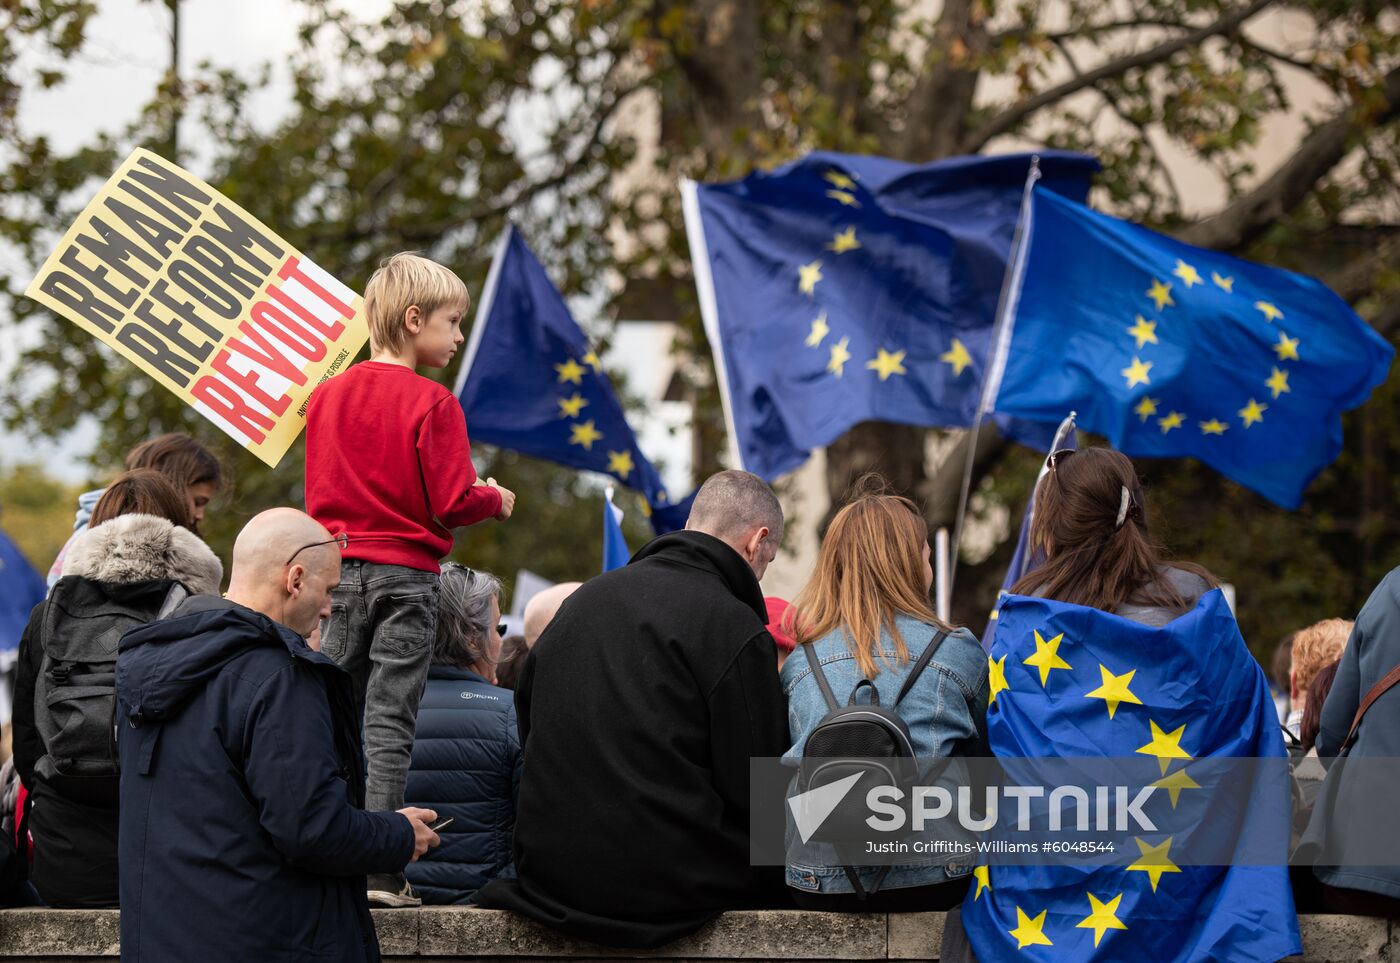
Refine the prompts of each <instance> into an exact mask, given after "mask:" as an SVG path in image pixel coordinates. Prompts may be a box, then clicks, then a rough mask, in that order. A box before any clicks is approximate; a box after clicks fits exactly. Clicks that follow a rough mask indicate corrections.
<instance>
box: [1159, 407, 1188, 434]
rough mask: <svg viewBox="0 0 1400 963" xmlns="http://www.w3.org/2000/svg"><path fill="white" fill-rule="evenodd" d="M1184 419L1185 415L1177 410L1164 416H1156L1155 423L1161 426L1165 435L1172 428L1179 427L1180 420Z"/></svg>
mask: <svg viewBox="0 0 1400 963" xmlns="http://www.w3.org/2000/svg"><path fill="white" fill-rule="evenodd" d="M1185 420H1186V416H1185V415H1184V414H1182V413H1181V412H1179V411H1173V412H1171V413H1170V414H1168V415H1167V416H1166V417H1165V418H1158V419H1157V424H1158V425H1159V426H1160V427H1161V429H1162V434H1164V435H1165V434H1166V433H1167V432H1169V431H1171V430H1172V429H1173V428H1180V427H1181V424H1182V422H1184V421H1185Z"/></svg>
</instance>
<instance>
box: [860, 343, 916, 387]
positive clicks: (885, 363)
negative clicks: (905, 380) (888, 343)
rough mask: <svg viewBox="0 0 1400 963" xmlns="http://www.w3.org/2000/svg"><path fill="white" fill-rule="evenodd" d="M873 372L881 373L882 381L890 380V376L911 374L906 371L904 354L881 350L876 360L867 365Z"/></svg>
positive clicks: (873, 359)
mask: <svg viewBox="0 0 1400 963" xmlns="http://www.w3.org/2000/svg"><path fill="white" fill-rule="evenodd" d="M865 366H866V367H867V368H869V369H870V370H871V371H876V372H879V375H880V380H881V381H885V380H888V378H889V376H890V375H902V374H908V373H909V372H907V371H905V370H904V352H903V351H886V350H885V349H884V348H880V349H879V352H878V353H877V354H876V355H875V357H874V358H872V359H870V360H869V361H867V362H866V363H865Z"/></svg>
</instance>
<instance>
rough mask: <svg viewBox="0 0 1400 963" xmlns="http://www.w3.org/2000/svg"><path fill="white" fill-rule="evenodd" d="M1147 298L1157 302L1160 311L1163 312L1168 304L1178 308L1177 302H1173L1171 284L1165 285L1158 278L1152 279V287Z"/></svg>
mask: <svg viewBox="0 0 1400 963" xmlns="http://www.w3.org/2000/svg"><path fill="white" fill-rule="evenodd" d="M1147 296H1148V297H1149V298H1151V299H1152V300H1153V301H1156V302H1157V310H1158V311H1161V310H1162V308H1164V307H1165V306H1167V305H1168V304H1170V305H1171V306H1172V307H1176V302H1175V301H1173V300H1172V286H1171V284H1163V283H1162V282H1161V281H1159V280H1157V279H1156V278H1153V279H1152V287H1151V288H1149V289H1148V291H1147Z"/></svg>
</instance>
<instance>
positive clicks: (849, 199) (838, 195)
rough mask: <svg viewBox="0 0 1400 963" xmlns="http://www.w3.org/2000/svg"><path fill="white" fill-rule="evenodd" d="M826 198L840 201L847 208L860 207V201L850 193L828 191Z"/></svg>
mask: <svg viewBox="0 0 1400 963" xmlns="http://www.w3.org/2000/svg"><path fill="white" fill-rule="evenodd" d="M826 196H827V197H829V198H831V199H832V200H836V201H840V202H841V203H842V204H845V205H846V206H847V207H860V201H858V200H856V196H855V195H854V194H852V193H851V192H850V191H827V192H826Z"/></svg>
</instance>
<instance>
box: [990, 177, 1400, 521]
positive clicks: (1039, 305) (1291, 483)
mask: <svg viewBox="0 0 1400 963" xmlns="http://www.w3.org/2000/svg"><path fill="white" fill-rule="evenodd" d="M1025 236H1026V247H1025V264H1024V276H1023V281H1022V283H1021V286H1020V291H1019V301H1018V302H1017V303H1015V306H1014V314H1012V315H1011V316H1010V317H1011V322H1010V323H1011V324H1012V325H1014V327H1012V328H1011V331H1010V339H1009V342H1006V341H1005V340H1004V343H1006V344H1008V347H1007V355H1006V365H1005V374H1004V376H1003V377H1002V380H1001V384H1000V389H999V391H998V392H997V394H996V400H995V404H994V407H995V409H996V410H997V411H1000V412H1002V413H1004V414H1008V415H1016V416H1020V417H1023V418H1032V419H1044V418H1057V417H1059V416H1060V415H1061V414H1063V413H1064V412H1065V410H1067V409H1069V408H1075V409H1077V410H1078V411H1079V423H1080V426H1081V427H1082V428H1084V429H1086V430H1088V431H1094V432H1098V433H1099V434H1102V435H1105V436H1107V438H1108V439H1109V441H1110V442H1112V444H1113V447H1115V448H1117V449H1118V450H1120V451H1122V452H1124V453H1126V454H1129V455H1142V456H1146V457H1170V456H1181V455H1190V456H1194V457H1196V458H1199V459H1200V460H1201V461H1203V462H1205V463H1206V464H1207V465H1210V466H1211V467H1212V468H1214V469H1216V470H1217V471H1219V472H1221V473H1222V474H1224V475H1226V476H1228V477H1230V478H1232V479H1234V480H1235V481H1237V482H1239V483H1240V484H1241V485H1244V486H1246V487H1248V488H1252V489H1254V490H1255V491H1257V492H1259V493H1260V494H1261V495H1263V496H1265V497H1266V498H1268V499H1270V500H1271V501H1273V502H1276V503H1277V504H1279V505H1282V506H1283V507H1285V508H1297V507H1298V504H1299V503H1300V502H1301V500H1302V495H1303V490H1304V489H1305V488H1306V487H1307V486H1308V483H1309V482H1311V481H1312V479H1313V478H1314V477H1315V476H1316V475H1317V473H1318V472H1320V471H1321V470H1322V469H1323V468H1325V467H1326V466H1327V465H1329V464H1331V462H1332V461H1333V460H1334V459H1335V458H1336V457H1337V455H1338V453H1339V452H1340V451H1341V449H1342V419H1341V414H1342V412H1343V411H1346V410H1348V409H1350V408H1355V407H1356V406H1357V405H1360V404H1361V403H1362V402H1364V401H1365V400H1366V398H1367V396H1369V395H1370V393H1371V390H1372V389H1373V388H1374V387H1376V386H1377V385H1379V384H1381V383H1382V382H1383V381H1385V378H1386V374H1387V372H1388V371H1389V369H1390V361H1391V358H1392V356H1393V355H1394V349H1392V348H1391V346H1390V345H1389V344H1388V343H1387V342H1386V341H1385V339H1384V338H1382V337H1381V336H1380V335H1379V334H1377V333H1376V332H1375V331H1374V330H1372V329H1371V328H1370V326H1368V325H1367V324H1366V322H1365V321H1363V320H1362V319H1361V318H1360V317H1358V316H1357V314H1356V312H1354V311H1352V309H1351V308H1350V307H1348V306H1347V304H1346V303H1345V302H1343V301H1342V299H1341V298H1339V297H1337V295H1335V294H1334V293H1332V292H1331V291H1330V290H1328V289H1327V288H1326V287H1325V286H1324V285H1323V284H1321V283H1320V282H1318V281H1316V280H1314V279H1312V278H1309V277H1304V276H1302V275H1299V274H1293V273H1291V272H1289V271H1284V270H1281V269H1279V268H1271V267H1264V266H1262V265H1259V264H1253V263H1250V262H1248V261H1242V260H1239V259H1237V258H1233V257H1230V256H1228V255H1225V254H1219V253H1216V252H1214V251H1207V250H1204V249H1202V248H1198V247H1192V246H1191V245H1189V244H1184V243H1182V242H1180V241H1177V240H1174V239H1172V238H1170V237H1167V236H1165V235H1162V234H1158V233H1156V232H1155V231H1150V230H1148V229H1147V228H1144V227H1139V226H1137V225H1135V224H1129V223H1127V222H1126V221H1121V220H1118V219H1117V218H1114V217H1110V216H1108V215H1106V214H1100V213H1098V212H1096V211H1092V210H1090V209H1089V208H1087V207H1084V206H1083V205H1080V204H1075V203H1072V202H1070V201H1067V200H1065V199H1064V198H1063V197H1059V196H1056V195H1055V194H1053V193H1051V192H1049V191H1042V190H1040V189H1038V188H1037V189H1036V190H1035V191H1034V195H1033V199H1032V203H1031V207H1030V212H1029V220H1028V223H1027V234H1026V235H1025Z"/></svg>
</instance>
